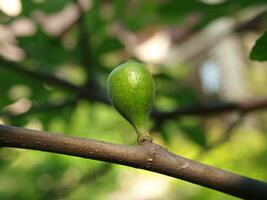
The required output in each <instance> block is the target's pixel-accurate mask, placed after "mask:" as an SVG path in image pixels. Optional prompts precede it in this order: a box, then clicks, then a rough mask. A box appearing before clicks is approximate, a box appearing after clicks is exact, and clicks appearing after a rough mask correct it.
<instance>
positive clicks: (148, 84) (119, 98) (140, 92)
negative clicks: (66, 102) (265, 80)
mask: <svg viewBox="0 0 267 200" xmlns="http://www.w3.org/2000/svg"><path fill="white" fill-rule="evenodd" d="M107 91H108V96H109V99H110V101H111V103H112V104H113V106H114V107H115V108H116V109H117V111H118V112H119V113H120V114H121V115H122V116H123V117H124V118H125V119H126V120H128V121H129V122H130V123H131V124H132V125H133V127H134V128H135V130H136V133H137V141H138V143H143V142H145V141H149V142H151V141H152V139H151V137H150V135H149V131H148V120H149V116H150V113H151V110H152V108H153V106H154V101H155V83H154V81H153V78H152V76H151V74H150V73H149V71H148V70H147V69H146V67H145V66H144V65H143V64H141V63H138V62H135V61H128V62H125V63H123V64H121V65H119V66H118V67H116V68H115V69H114V70H113V71H112V72H111V73H110V75H109V76H108V79H107Z"/></svg>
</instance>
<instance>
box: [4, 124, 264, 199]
mask: <svg viewBox="0 0 267 200" xmlns="http://www.w3.org/2000/svg"><path fill="white" fill-rule="evenodd" d="M0 146H2V147H15V148H23V149H33V150H40V151H47V152H54V153H59V154H66V155H71V156H78V157H83V158H89V159H94V160H100V161H105V162H110V163H116V164H121V165H126V166H130V167H135V168H139V169H145V170H148V171H153V172H157V173H160V174H165V175H167V176H171V177H175V178H178V179H182V180H185V181H189V182H192V183H195V184H198V185H202V186H205V187H208V188H212V189H214V190H218V191H221V192H224V193H226V194H230V195H233V196H236V197H240V198H243V199H254V200H255V199H267V183H264V182H261V181H257V180H254V179H251V178H247V177H244V176H239V175H237V174H233V173H231V172H227V171H224V170H220V169H217V168H214V167H211V166H208V165H204V164H201V163H198V162H195V161H192V160H189V159H186V158H183V157H181V156H178V155H175V154H173V153H171V152H169V151H167V150H166V149H165V148H163V147H161V146H159V145H157V144H154V143H144V144H142V145H138V146H126V145H120V144H112V143H107V142H100V141H96V140H90V139H83V138H78V137H71V136H64V135H57V134H51V133H46V132H42V131H36V130H30V129H23V128H16V127H11V126H4V125H0Z"/></svg>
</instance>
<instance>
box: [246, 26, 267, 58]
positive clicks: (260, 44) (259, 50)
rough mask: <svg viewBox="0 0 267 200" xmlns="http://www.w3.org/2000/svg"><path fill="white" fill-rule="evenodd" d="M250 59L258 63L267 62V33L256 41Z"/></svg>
mask: <svg viewBox="0 0 267 200" xmlns="http://www.w3.org/2000/svg"><path fill="white" fill-rule="evenodd" d="M250 59H252V60H258V61H266V60H267V31H266V32H265V33H264V34H263V35H262V36H261V37H260V38H259V39H258V40H257V41H256V43H255V45H254V47H253V48H252V51H251V53H250Z"/></svg>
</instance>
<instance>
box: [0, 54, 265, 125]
mask: <svg viewBox="0 0 267 200" xmlns="http://www.w3.org/2000/svg"><path fill="white" fill-rule="evenodd" d="M0 67H1V68H3V69H6V70H11V71H14V72H17V73H20V74H22V75H25V76H28V77H30V78H32V79H35V80H38V81H43V82H44V83H48V84H52V85H54V86H57V87H61V88H63V89H66V90H69V91H72V92H74V93H77V94H78V96H79V97H80V98H84V99H88V100H93V101H99V102H102V103H105V104H109V101H108V99H107V97H106V96H103V95H101V94H100V93H99V92H97V91H95V90H92V89H89V87H86V86H85V87H82V86H79V85H75V84H73V83H71V82H69V81H67V80H64V79H61V78H59V77H57V76H54V75H52V74H49V73H45V72H41V71H35V70H30V69H26V68H25V67H23V66H20V65H19V64H18V63H15V62H11V61H7V60H4V59H3V58H1V57H0ZM263 108H267V98H265V99H262V100H257V101H251V102H250V101H248V102H236V103H222V102H216V103H204V104H199V105H192V106H190V107H187V108H177V109H176V110H174V111H171V112H160V111H157V110H154V111H153V112H152V117H153V118H154V119H155V120H156V121H157V122H161V121H164V120H167V119H171V118H175V117H178V116H184V115H194V116H198V115H201V116H202V115H212V114H218V113H222V112H233V111H240V112H250V111H254V110H259V109H263Z"/></svg>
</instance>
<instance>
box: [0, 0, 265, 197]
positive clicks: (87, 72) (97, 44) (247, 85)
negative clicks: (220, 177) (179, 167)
mask: <svg viewBox="0 0 267 200" xmlns="http://www.w3.org/2000/svg"><path fill="white" fill-rule="evenodd" d="M266 9H267V3H266V0H228V1H227V0H185V1H176V0H143V1H142V0H129V1H123V0H114V1H110V0H77V1H75V0H73V1H71V0H56V1H54V0H27V1H26V0H24V1H23V0H0V22H1V24H0V55H1V56H0V108H1V109H0V122H1V123H2V124H7V125H15V126H19V127H26V128H32V129H37V130H45V131H51V132H57V133H62V134H66V135H73V136H80V137H86V138H92V139H97V140H102V141H108V142H114V143H122V144H128V145H134V144H136V136H135V133H134V129H133V128H132V127H131V125H130V124H129V123H128V122H126V121H125V120H124V119H123V118H122V117H121V116H120V115H119V114H118V113H117V112H116V111H115V110H114V109H113V108H112V107H111V106H110V105H109V104H108V102H107V97H106V91H105V81H106V78H107V76H108V74H109V72H110V71H111V70H112V69H113V68H114V67H116V66H117V65H118V64H120V63H122V62H124V61H126V60H128V59H135V60H139V61H140V62H144V63H146V65H147V68H148V69H149V70H150V72H151V73H152V74H153V76H154V79H155V82H156V85H157V95H156V105H155V110H154V111H153V113H152V116H151V121H150V126H151V134H152V135H153V138H154V141H155V142H156V143H159V144H161V145H163V146H165V147H167V148H168V149H169V150H170V151H172V152H174V153H176V154H179V155H182V156H185V157H187V158H191V159H194V160H197V161H200V162H203V163H206V164H210V165H213V166H217V167H219V168H222V169H226V170H230V171H233V172H235V173H239V174H242V175H245V176H250V177H253V178H256V179H260V180H263V181H267V170H266V169H267V134H266V133H267V112H266V111H265V110H264V108H265V107H266V109H267V105H266V104H267V103H266V102H267V90H266V85H267V66H266V65H267V64H266V63H264V62H256V61H251V60H250V59H249V53H250V51H251V48H252V46H253V45H254V43H255V41H256V40H257V38H258V37H259V36H260V35H261V34H262V33H263V32H264V30H265V29H266V25H267V12H266ZM265 99H266V100H265ZM258 102H260V105H261V106H257V105H258ZM255 105H256V107H255ZM248 107H251V108H254V107H255V109H246V108H248ZM218 108H219V109H218ZM197 110H200V111H201V112H196V111H197ZM0 199H1V200H15V199H16V200H17V199H20V200H24V199H25V200H28V199H36V200H39V199H40V200H47V199H62V200H63V199H64V200H65V199H66V200H77V199H81V200H87V199H88V200H101V199H102V200H106V199H108V200H125V199H127V200H160V199H166V200H198V199H206V200H208V199H210V200H220V199H235V198H233V197H231V196H227V195H225V194H222V193H219V192H215V191H212V190H209V189H206V188H203V187H201V186H198V185H193V184H191V183H187V182H184V181H180V180H177V179H173V178H170V177H167V176H163V175H159V174H155V173H151V172H146V171H142V170H137V169H133V168H128V167H124V166H118V165H111V164H108V163H103V162H98V161H92V160H86V159H82V158H75V157H71V156H63V155H57V154H52V153H46V152H37V151H30V150H18V149H1V150H0Z"/></svg>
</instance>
